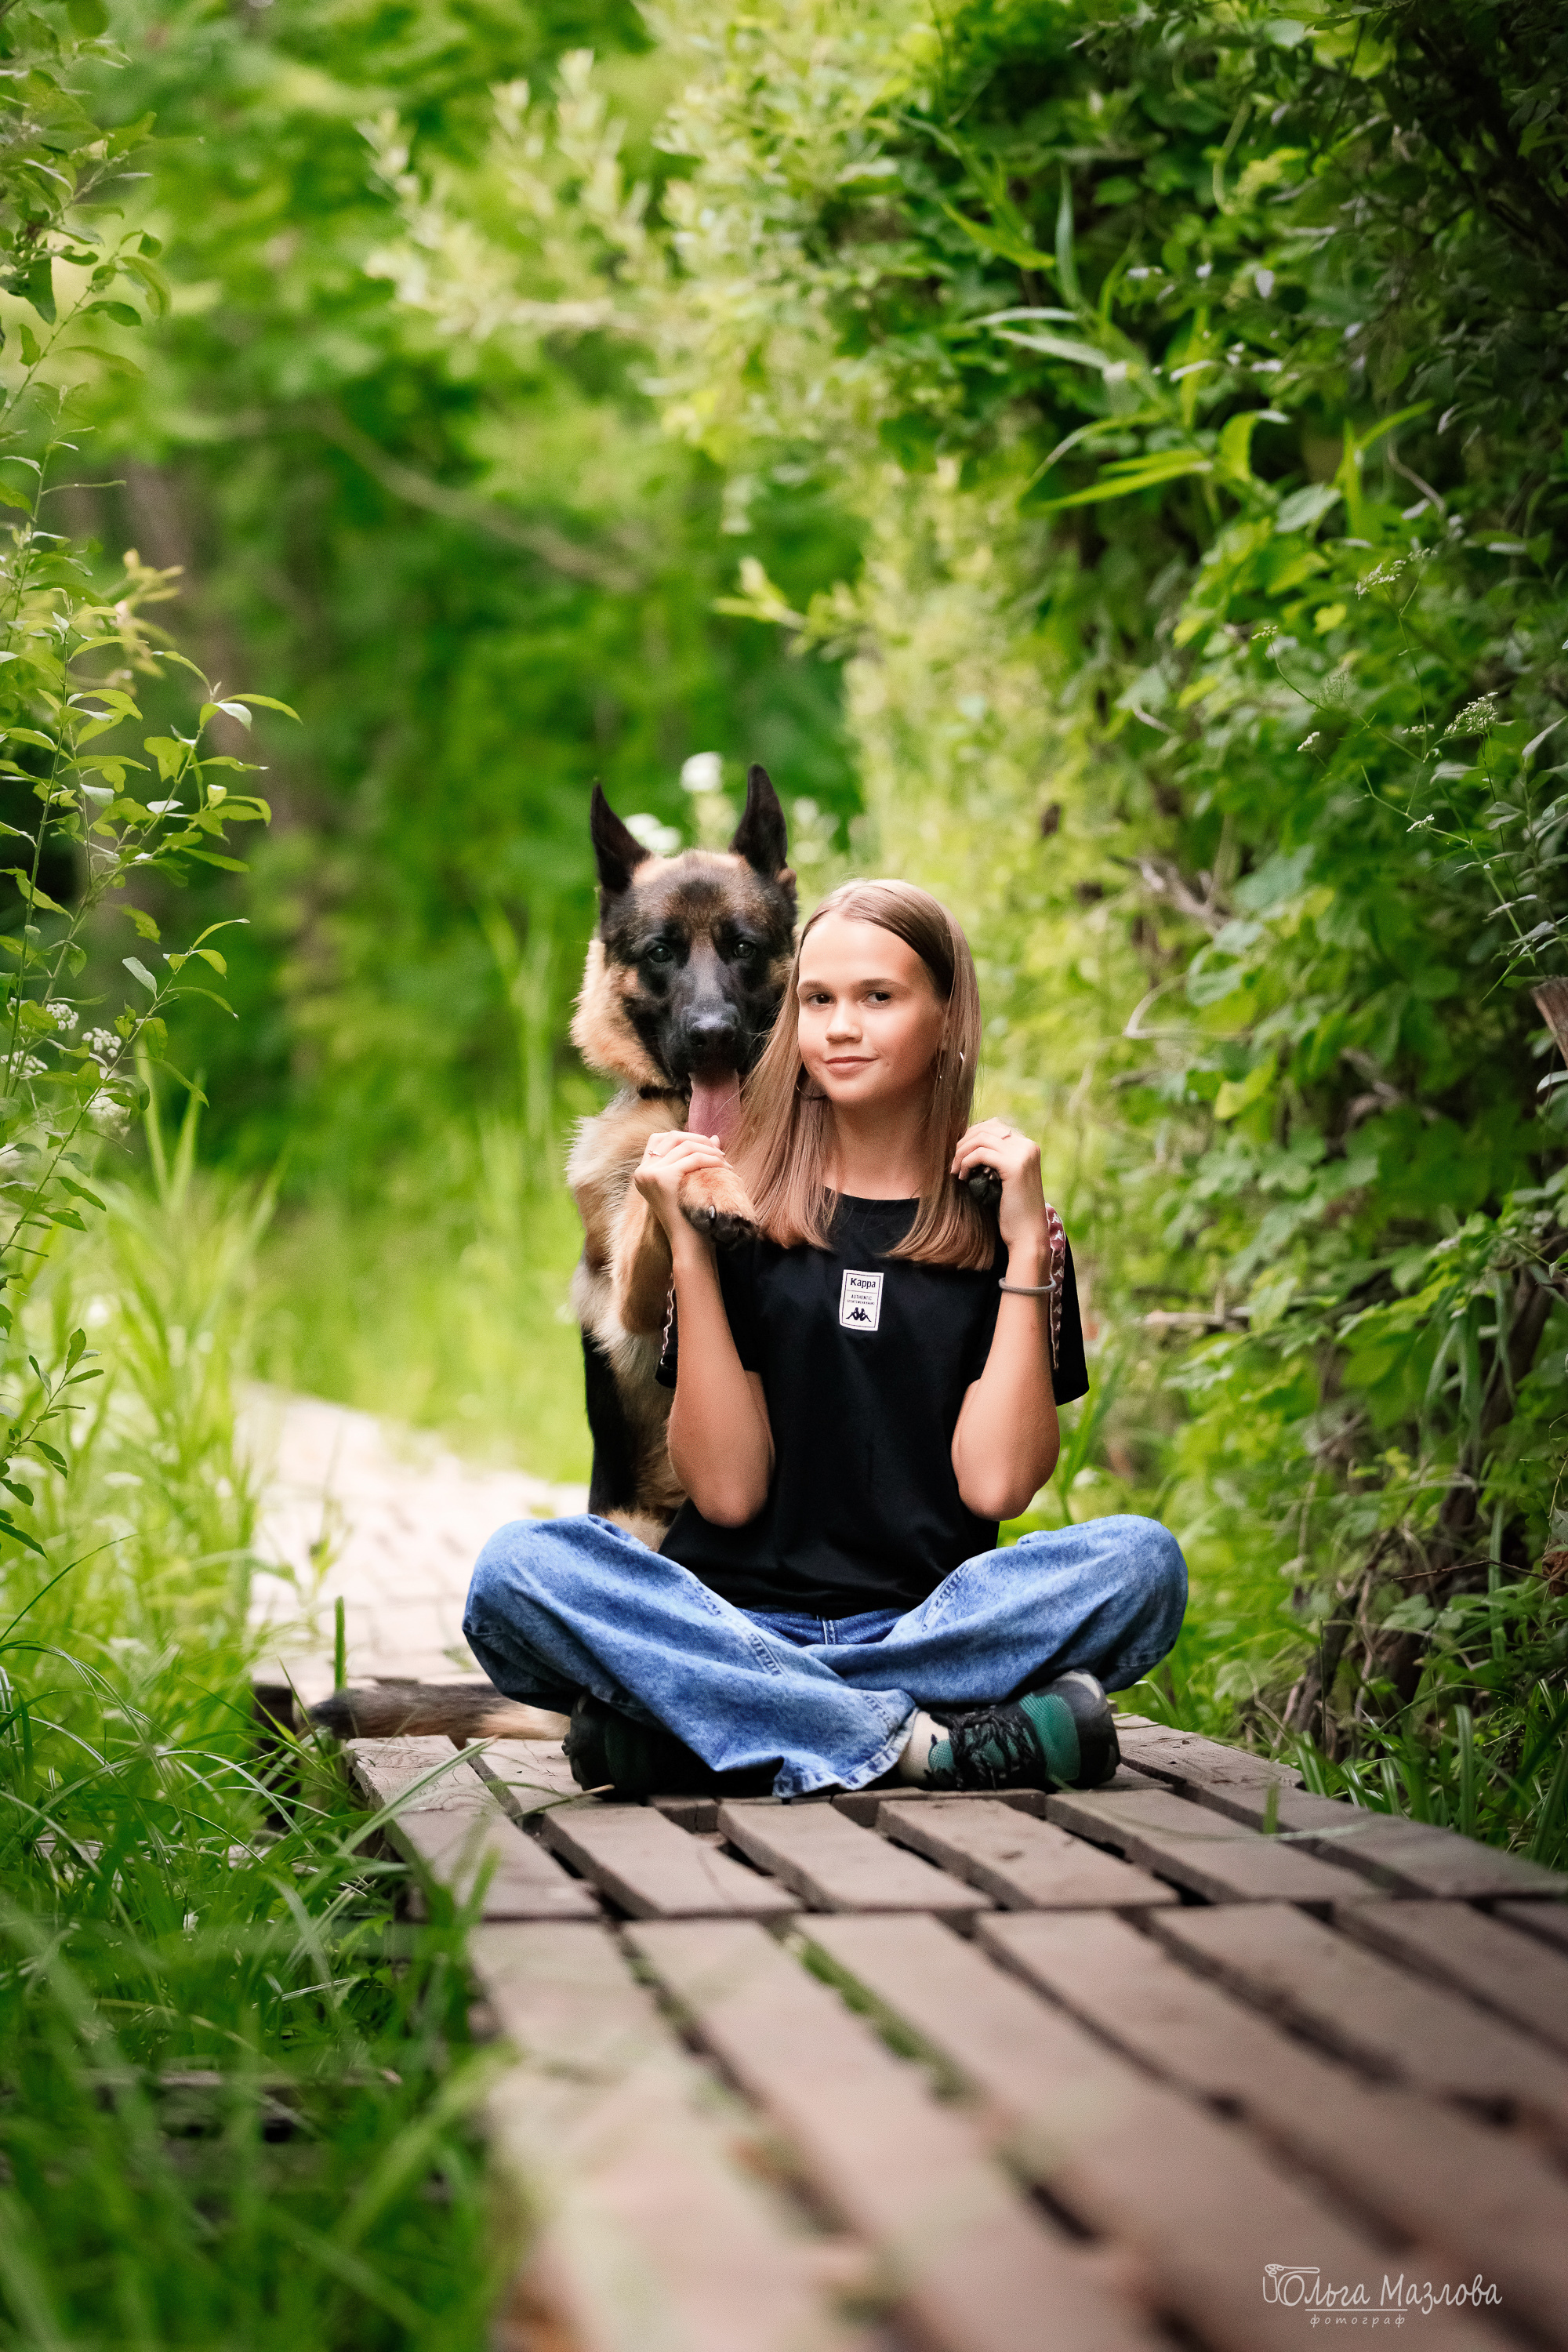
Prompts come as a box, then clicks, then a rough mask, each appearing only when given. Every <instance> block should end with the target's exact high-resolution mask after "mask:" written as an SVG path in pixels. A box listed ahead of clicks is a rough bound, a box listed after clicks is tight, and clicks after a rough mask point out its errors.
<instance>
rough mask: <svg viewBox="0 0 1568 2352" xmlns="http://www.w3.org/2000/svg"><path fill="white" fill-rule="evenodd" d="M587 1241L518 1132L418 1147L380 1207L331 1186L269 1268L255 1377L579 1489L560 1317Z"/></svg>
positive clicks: (582, 1457) (581, 1443) (286, 1219)
mask: <svg viewBox="0 0 1568 2352" xmlns="http://www.w3.org/2000/svg"><path fill="white" fill-rule="evenodd" d="M582 1238H583V1237H582V1228H581V1226H580V1225H579V1223H578V1220H577V1212H576V1209H575V1207H574V1204H573V1201H572V1198H571V1195H570V1194H569V1193H568V1192H566V1191H565V1189H564V1187H563V1185H562V1184H561V1183H560V1182H559V1181H555V1180H553V1177H552V1175H549V1176H546V1175H542V1173H541V1171H540V1169H539V1166H538V1158H537V1154H536V1153H535V1152H533V1151H531V1148H530V1146H529V1143H528V1140H527V1137H526V1134H525V1132H524V1130H523V1129H521V1127H520V1126H519V1125H518V1124H516V1123H515V1122H513V1121H511V1120H508V1119H504V1118H490V1119H488V1120H486V1121H483V1122H481V1123H480V1124H479V1126H478V1127H477V1128H475V1129H470V1130H468V1131H461V1130H454V1131H450V1132H447V1133H445V1134H443V1135H441V1136H439V1137H438V1138H435V1139H426V1140H424V1141H422V1142H420V1143H418V1144H416V1146H415V1147H414V1148H413V1149H412V1150H410V1152H409V1154H408V1156H407V1158H406V1159H405V1160H403V1161H402V1162H401V1163H400V1164H398V1165H396V1166H395V1167H392V1168H390V1169H388V1170H386V1171H384V1181H383V1182H382V1183H381V1185H380V1186H379V1187H378V1190H377V1193H376V1197H375V1199H374V1203H366V1202H364V1201H363V1197H361V1198H358V1199H356V1198H353V1197H351V1196H349V1195H347V1194H345V1193H344V1192H339V1191H336V1190H331V1189H323V1190H321V1192H317V1193H315V1194H313V1195H312V1196H311V1197H310V1199H309V1200H307V1201H306V1202H304V1203H302V1204H301V1205H300V1206H297V1207H294V1208H292V1209H289V1210H288V1211H286V1212H285V1213H283V1214H282V1215H281V1216H280V1217H279V1222H278V1225H277V1227H276V1229H275V1230H274V1232H273V1234H272V1235H271V1238H270V1240H269V1243H268V1249H267V1253H266V1270H267V1291H268V1307H267V1311H266V1312H265V1314H264V1316H263V1317H262V1319H261V1327H260V1330H259V1334H258V1365H259V1368H260V1370H262V1371H263V1373H264V1374H265V1376H266V1377H267V1378H268V1380H270V1381H275V1382H276V1383H277V1384H278V1385H279V1387H281V1388H286V1389H299V1390H303V1391H307V1392H309V1393H310V1394H311V1395H315V1396H325V1397H331V1398H334V1399H337V1400H339V1401H340V1402H343V1403H347V1404H353V1405H357V1406H360V1407H362V1408H363V1410H364V1411H366V1412H377V1413H384V1414H386V1415H388V1416H389V1417H391V1418H392V1419H394V1420H396V1421H401V1422H405V1423H411V1424H413V1425H415V1426H417V1427H421V1428H426V1429H435V1430H438V1431H439V1432H441V1433H442V1434H443V1435H445V1436H446V1437H447V1438H448V1439H449V1440H450V1441H451V1443H452V1444H454V1445H455V1446H456V1447H457V1448H458V1450H459V1451H461V1452H463V1453H466V1454H474V1455H477V1456H483V1457H486V1458H489V1459H490V1460H494V1461H499V1462H505V1463H508V1464H510V1465H516V1466H517V1467H519V1468H521V1469H525V1470H530V1471H532V1472H534V1473H535V1474H536V1475H538V1476H541V1477H545V1478H553V1479H586V1477H587V1475H588V1469H589V1456H590V1446H589V1441H588V1428H587V1422H586V1419H585V1417H584V1411H583V1356H582V1342H581V1339H580V1338H579V1336H578V1331H577V1326H576V1324H575V1322H574V1320H573V1318H572V1316H571V1313H570V1309H569V1308H568V1307H567V1303H566V1294H567V1286H568V1284H569V1283H570V1281H571V1276H572V1267H573V1265H574V1262H575V1259H576V1256H577V1253H578V1251H579V1249H580V1248H581V1246H582Z"/></svg>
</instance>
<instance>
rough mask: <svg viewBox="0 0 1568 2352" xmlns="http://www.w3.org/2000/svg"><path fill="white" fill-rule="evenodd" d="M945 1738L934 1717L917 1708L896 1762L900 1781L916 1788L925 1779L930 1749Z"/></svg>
mask: <svg viewBox="0 0 1568 2352" xmlns="http://www.w3.org/2000/svg"><path fill="white" fill-rule="evenodd" d="M945 1738H947V1734H946V1732H945V1731H944V1730H943V1729H942V1726H941V1724H940V1723H938V1722H937V1720H936V1718H935V1717H934V1716H930V1715H927V1714H926V1713H925V1712H924V1711H923V1709H921V1707H918V1706H917V1707H916V1709H915V1711H914V1713H913V1715H912V1716H911V1717H910V1736H909V1738H908V1739H907V1740H906V1741H905V1742H904V1752H903V1754H902V1755H901V1756H900V1759H899V1761H898V1768H897V1769H898V1775H899V1778H900V1780H912V1781H913V1782H914V1783H915V1785H916V1787H917V1788H918V1787H919V1786H920V1785H921V1782H922V1781H923V1780H924V1779H925V1776H926V1766H927V1765H928V1764H929V1763H930V1761H931V1749H932V1748H934V1747H935V1746H936V1743H937V1741H938V1740H939V1739H945Z"/></svg>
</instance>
